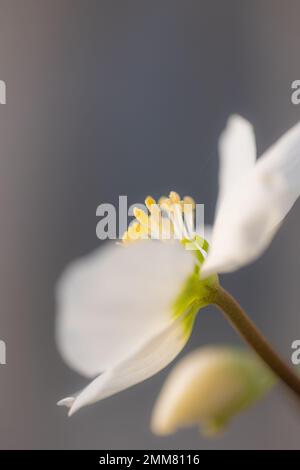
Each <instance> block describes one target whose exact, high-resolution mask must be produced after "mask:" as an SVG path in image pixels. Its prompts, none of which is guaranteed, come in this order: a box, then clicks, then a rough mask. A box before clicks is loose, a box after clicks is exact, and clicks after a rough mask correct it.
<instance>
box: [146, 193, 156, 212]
mask: <svg viewBox="0 0 300 470" xmlns="http://www.w3.org/2000/svg"><path fill="white" fill-rule="evenodd" d="M145 204H146V207H147V209H148V210H149V211H150V212H151V207H152V206H153V205H156V201H155V199H153V197H151V196H148V197H146V199H145Z"/></svg>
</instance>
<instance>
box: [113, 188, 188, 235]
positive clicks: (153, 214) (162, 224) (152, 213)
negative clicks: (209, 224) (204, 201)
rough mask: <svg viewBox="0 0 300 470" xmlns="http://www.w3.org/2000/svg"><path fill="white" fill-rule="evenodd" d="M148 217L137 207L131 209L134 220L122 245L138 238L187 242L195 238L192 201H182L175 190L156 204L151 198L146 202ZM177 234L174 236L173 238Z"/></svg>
mask: <svg viewBox="0 0 300 470" xmlns="http://www.w3.org/2000/svg"><path fill="white" fill-rule="evenodd" d="M145 205H146V207H147V209H148V211H149V214H148V213H147V212H145V211H144V210H142V209H140V208H139V207H135V208H134V209H133V214H134V216H135V218H136V220H135V221H134V222H133V223H131V224H130V226H129V227H128V230H127V231H126V232H125V233H124V235H123V238H122V240H123V242H124V243H125V244H126V243H131V242H133V241H136V240H141V239H148V238H150V239H151V238H152V239H159V240H170V239H174V238H176V239H186V238H189V237H191V238H192V237H194V229H193V219H194V209H195V207H196V204H195V201H194V200H193V199H192V198H191V197H189V196H185V197H184V198H183V200H181V199H180V196H179V194H178V193H176V192H175V191H171V192H170V195H169V197H168V198H167V197H165V196H163V197H161V198H160V199H159V200H158V202H156V201H155V199H154V198H153V197H151V196H148V197H147V198H146V199H145ZM175 235H176V237H175Z"/></svg>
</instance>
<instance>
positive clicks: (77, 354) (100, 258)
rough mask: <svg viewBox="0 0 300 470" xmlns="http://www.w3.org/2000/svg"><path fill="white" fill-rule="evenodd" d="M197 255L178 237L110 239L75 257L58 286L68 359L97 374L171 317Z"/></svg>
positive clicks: (60, 336)
mask: <svg viewBox="0 0 300 470" xmlns="http://www.w3.org/2000/svg"><path fill="white" fill-rule="evenodd" d="M193 264H194V258H193V256H192V254H191V253H189V252H188V251H186V250H184V249H183V247H182V246H181V245H180V244H179V243H174V244H172V243H161V242H151V241H147V242H137V243H134V244H132V245H129V246H126V247H125V246H119V245H115V244H113V245H109V246H108V247H106V248H101V249H99V250H97V251H95V252H94V253H92V254H90V255H89V256H86V257H84V258H82V259H80V260H79V261H76V262H75V263H73V264H72V265H71V266H70V267H69V268H68V269H67V271H66V273H65V274H64V275H63V277H62V280H61V281H60V283H59V286H58V290H57V299H58V319H57V343H58V347H59V349H60V351H61V353H62V355H63V357H64V359H65V360H66V362H67V363H68V364H69V365H70V366H71V367H73V368H74V369H76V370H77V371H79V372H81V373H83V374H84V375H87V376H89V377H94V376H95V375H98V374H99V373H100V372H102V371H104V370H106V369H108V368H112V367H114V366H116V365H117V364H118V363H120V362H121V361H123V360H125V359H126V358H127V357H130V356H131V355H132V353H133V352H134V351H136V350H137V349H138V348H140V347H142V346H143V345H144V344H145V343H147V341H148V340H149V338H152V337H153V336H155V335H157V334H159V333H160V332H161V331H163V330H164V328H166V327H168V326H169V325H170V323H171V322H172V314H171V304H172V302H173V301H174V299H175V298H176V296H177V295H178V293H179V292H180V289H181V287H182V284H183V283H184V281H185V280H186V278H187V276H188V275H189V274H190V273H191V272H192V269H193Z"/></svg>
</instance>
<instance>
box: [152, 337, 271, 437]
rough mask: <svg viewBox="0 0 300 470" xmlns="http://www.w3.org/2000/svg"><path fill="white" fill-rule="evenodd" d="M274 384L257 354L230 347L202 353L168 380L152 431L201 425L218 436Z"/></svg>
mask: <svg viewBox="0 0 300 470" xmlns="http://www.w3.org/2000/svg"><path fill="white" fill-rule="evenodd" d="M274 383H275V377H274V375H273V374H272V373H271V371H270V370H269V369H268V368H267V367H266V366H265V365H264V363H263V362H262V361H260V360H259V359H258V358H257V357H255V356H254V354H251V353H249V352H247V351H243V350H242V349H240V348H233V347H228V346H209V347H203V348H200V349H197V350H195V351H193V352H192V353H190V354H188V355H187V356H185V357H184V358H183V359H181V361H179V363H178V364H176V366H175V368H174V369H173V370H172V371H171V373H170V375H169V376H168V378H167V380H166V382H165V384H164V386H163V388H162V391H161V392H160V395H159V397H158V400H157V403H156V404H155V407H154V410H153V416H152V430H153V432H155V433H156V434H159V435H166V434H171V433H173V432H175V431H176V430H177V429H178V428H181V427H187V426H194V425H198V426H199V425H200V426H201V430H202V431H203V432H204V433H205V434H209V435H211V434H215V433H217V432H219V431H220V430H222V429H223V428H224V426H226V425H227V424H228V422H229V421H230V420H231V419H232V418H233V417H234V416H235V415H237V414H238V413H240V412H241V411H243V410H245V409H246V408H248V407H249V406H250V405H251V404H252V403H255V402H256V401H257V400H258V399H259V398H261V397H262V396H263V395H264V394H265V393H266V392H267V391H268V390H269V389H270V388H271V387H272V385H273V384H274Z"/></svg>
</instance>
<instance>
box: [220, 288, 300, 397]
mask: <svg viewBox="0 0 300 470" xmlns="http://www.w3.org/2000/svg"><path fill="white" fill-rule="evenodd" d="M213 303H214V304H215V305H216V306H217V307H218V308H219V309H220V310H221V311H222V313H223V314H224V315H225V317H226V318H227V319H228V320H229V322H230V323H231V324H232V325H233V327H234V328H235V329H236V330H237V332H238V333H239V334H240V335H241V336H242V338H243V339H244V340H245V341H246V342H247V343H248V344H249V346H251V348H252V349H254V351H255V352H256V353H257V354H258V355H259V356H260V357H261V359H263V361H264V362H265V363H266V364H267V365H268V366H269V367H270V369H272V371H273V372H274V373H275V374H276V375H277V376H278V377H280V379H281V380H282V381H283V382H284V383H285V385H287V386H288V387H289V388H290V389H291V390H292V391H293V392H294V393H295V394H296V395H297V396H298V397H299V398H300V378H299V376H298V375H297V374H296V373H295V372H294V371H293V369H292V368H291V367H289V366H288V365H287V364H286V363H285V361H284V360H283V359H281V357H280V356H278V354H277V353H276V352H275V351H274V349H273V348H272V346H271V345H270V344H269V342H268V341H267V340H266V338H265V337H264V336H263V335H262V334H261V333H260V331H259V330H258V329H257V328H256V326H255V325H254V323H253V322H252V320H250V318H249V317H248V316H247V315H246V313H245V312H244V310H243V309H242V307H241V306H240V305H239V304H238V302H237V301H236V300H235V299H234V298H233V297H232V296H231V295H230V294H229V293H228V292H227V291H226V290H225V289H223V288H222V287H221V286H218V288H217V289H216V291H215V292H214V295H213Z"/></svg>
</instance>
